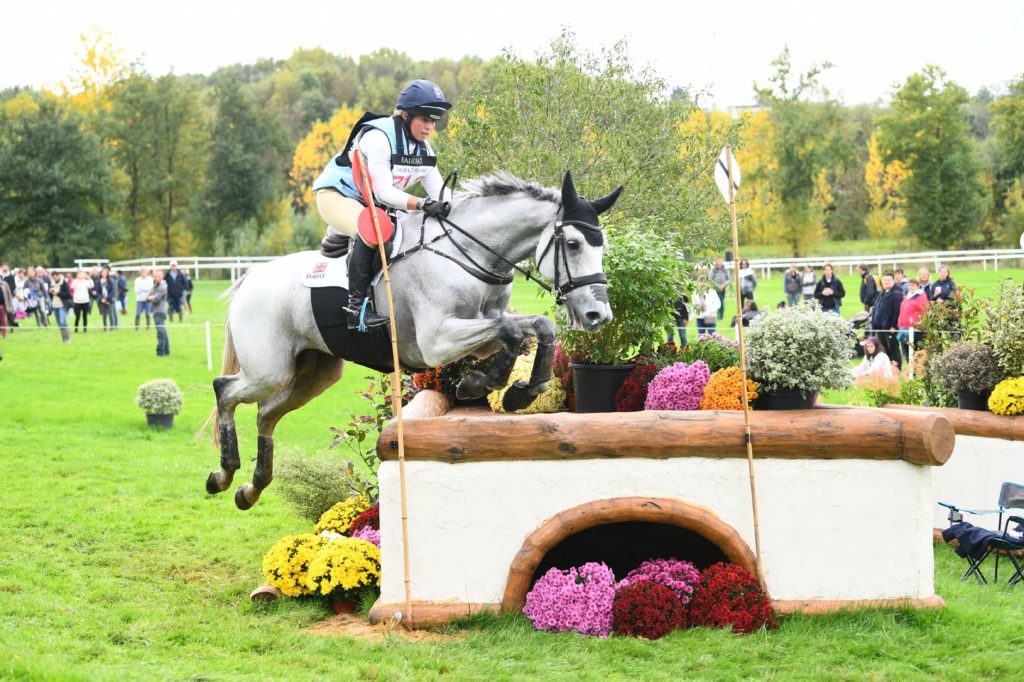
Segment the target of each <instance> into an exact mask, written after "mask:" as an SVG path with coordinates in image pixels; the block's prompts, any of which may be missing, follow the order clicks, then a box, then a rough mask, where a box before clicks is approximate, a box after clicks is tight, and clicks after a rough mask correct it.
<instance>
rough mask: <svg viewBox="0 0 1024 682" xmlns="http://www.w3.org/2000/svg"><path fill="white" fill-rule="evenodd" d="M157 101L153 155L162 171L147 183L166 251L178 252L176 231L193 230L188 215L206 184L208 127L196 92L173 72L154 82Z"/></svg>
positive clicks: (153, 124)
mask: <svg viewBox="0 0 1024 682" xmlns="http://www.w3.org/2000/svg"><path fill="white" fill-rule="evenodd" d="M153 96H154V98H155V99H156V108H155V114H156V115H155V117H154V120H153V121H152V122H151V124H152V126H153V132H154V136H153V157H154V159H155V161H156V168H157V172H156V175H155V177H154V178H153V181H152V183H151V185H150V186H149V187H148V192H149V194H150V196H151V197H152V198H153V199H154V203H155V205H156V215H157V219H158V221H159V225H160V228H161V230H162V234H163V242H164V254H165V255H167V256H171V255H173V253H172V252H173V251H174V246H175V245H174V243H173V242H172V232H175V231H178V232H184V231H187V230H188V228H187V227H186V226H185V224H184V218H185V216H186V215H187V214H188V210H189V207H190V205H191V204H192V202H193V201H195V200H196V199H198V197H199V196H200V193H201V192H202V188H203V175H202V167H203V161H204V160H205V158H206V139H207V138H206V130H205V126H204V123H203V119H202V115H201V111H200V108H199V97H198V93H197V92H196V90H195V89H194V88H193V87H192V86H191V85H190V84H188V83H187V82H185V81H182V80H181V79H179V78H178V77H177V76H174V75H173V74H168V75H166V76H161V77H160V78H158V79H157V80H156V81H155V82H154V84H153Z"/></svg>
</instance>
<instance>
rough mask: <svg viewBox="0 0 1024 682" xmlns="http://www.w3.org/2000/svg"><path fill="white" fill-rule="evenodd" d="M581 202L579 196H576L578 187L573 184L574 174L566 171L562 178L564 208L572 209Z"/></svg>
mask: <svg viewBox="0 0 1024 682" xmlns="http://www.w3.org/2000/svg"><path fill="white" fill-rule="evenodd" d="M577 202H579V195H578V194H576V185H574V184H573V182H572V173H571V172H570V171H565V177H564V178H562V208H572V207H573V206H575V205H576V204H577Z"/></svg>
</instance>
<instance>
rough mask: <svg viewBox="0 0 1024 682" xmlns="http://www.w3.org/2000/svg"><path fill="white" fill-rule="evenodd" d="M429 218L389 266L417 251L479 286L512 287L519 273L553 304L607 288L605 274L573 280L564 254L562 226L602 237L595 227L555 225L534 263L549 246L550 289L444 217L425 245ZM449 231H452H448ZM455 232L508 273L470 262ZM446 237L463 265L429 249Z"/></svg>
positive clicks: (570, 222)
mask: <svg viewBox="0 0 1024 682" xmlns="http://www.w3.org/2000/svg"><path fill="white" fill-rule="evenodd" d="M457 177H458V175H457V172H456V171H452V173H450V174H449V175H448V177H447V178H446V179H445V181H444V186H442V188H441V196H442V197H443V196H444V189H445V187H447V186H448V183H449V181H452V184H453V185H454V178H457ZM428 217H429V216H427V214H425V213H424V214H423V220H422V221H421V222H420V240H419V242H418V243H417V244H415V245H414V246H412V247H410V248H408V249H406V250H404V251H402V252H401V253H398V254H396V255H395V256H394V257H392V258H391V259H390V262H391V264H392V265H394V263H396V262H397V261H399V260H401V259H402V258H405V257H406V256H409V255H411V254H413V253H416V252H417V251H428V252H430V253H433V254H436V255H438V256H441V257H442V258H447V259H448V260H450V261H452V262H453V263H455V264H456V265H458V266H459V267H460V268H462V269H463V270H465V271H466V272H468V273H469V274H470V275H472V276H473V277H475V278H476V279H478V280H480V281H481V282H484V283H486V284H494V285H506V284H511V283H512V282H513V280H514V279H515V275H514V274H513V272H516V271H518V272H521V273H522V274H523V277H525V278H526V279H528V280H531V281H533V282H534V283H535V284H537V286H539V287H540V288H542V289H544V291H547V292H548V293H552V292H554V293H555V302H556V303H563V302H564V301H565V295H566V294H568V293H569V292H571V291H574V290H576V289H579V288H580V287H584V286H587V285H590V284H607V283H608V278H607V277H605V274H604V273H603V272H595V273H593V274H590V275H584V276H582V277H573V275H572V271H571V270H570V269H569V256H568V251H567V249H566V247H565V232H564V230H563V227H564V226H565V225H572V226H574V227H578V228H579V229H581V230H585V231H592V233H595V234H601V228H600V227H598V226H597V225H591V224H589V223H583V222H579V221H575V220H568V221H565V222H562V221H556V222H555V230H554V233H553V234H552V235H551V239H550V240H549V241H548V243H547V246H545V247H544V250H543V251H542V252H541V255H540V258H538V259H537V268H538V269H539V268H540V264H541V263H542V262H543V261H544V258H545V256H547V254H548V252H549V251H551V247H552V245H553V246H554V260H555V283H554V286H552V285H550V284H548V283H547V282H545V281H543V280H541V279H538V278H537V277H536V276H535V275H534V274H533V272H531V270H529V269H526V268H522V267H520V266H519V265H517V264H516V263H513V262H512V261H510V260H509V259H508V258H506V257H505V256H503V255H501V254H500V253H498V252H497V251H495V250H494V249H492V248H491V247H490V246H488V245H487V244H485V243H483V242H482V241H480V240H479V239H477V238H476V237H474V236H473V235H472V234H470V233H469V232H467V231H466V230H465V229H463V228H462V227H461V226H459V225H458V224H457V223H455V222H453V221H452V220H450V219H448V218H446V217H443V216H436V217H435V219H436V220H437V222H438V224H439V225H440V226H441V234H439V235H437V236H435V237H434V238H433V239H431V240H430V241H427V239H426V226H427V218H428ZM449 228H451V229H449ZM455 232H458V233H459V234H461V235H463V236H464V237H466V238H467V239H469V240H470V241H472V242H473V243H475V244H476V245H477V246H479V247H480V248H482V249H483V250H484V251H486V252H487V253H489V254H491V255H492V256H494V257H496V258H497V259H498V260H499V261H501V262H502V263H504V264H505V265H507V266H508V268H509V270H508V271H507V272H505V273H498V272H494V271H493V270H490V269H488V268H487V267H486V266H484V265H481V264H480V263H478V262H477V261H476V260H475V259H474V258H473V256H472V255H470V254H469V252H468V251H466V248H465V247H464V246H463V245H462V244H460V243H459V242H458V240H457V239H455V235H454V233H455ZM446 237H447V239H448V241H450V242H451V243H452V245H453V246H454V247H455V248H456V249H457V250H458V252H459V253H460V254H462V257H463V258H465V261H462V260H460V259H458V258H456V257H455V256H452V255H451V254H448V253H445V252H443V251H438V250H437V249H435V248H432V245H433V244H435V243H437V242H439V241H441V240H443V239H445V238H446ZM563 268H564V270H565V275H566V280H565V283H564V284H560V283H559V280H560V279H561V271H562V269H563Z"/></svg>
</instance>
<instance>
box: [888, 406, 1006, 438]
mask: <svg viewBox="0 0 1024 682" xmlns="http://www.w3.org/2000/svg"><path fill="white" fill-rule="evenodd" d="M883 409H886V410H888V409H895V410H915V411H919V412H931V413H933V414H941V415H943V416H944V417H946V418H947V419H949V421H950V423H951V424H952V425H953V430H954V431H956V432H957V433H959V434H963V435H965V436H980V437H982V438H1001V439H1003V440H1024V416H1018V417H1006V416H1003V415H1000V414H992V413H991V412H982V411H980V410H961V409H959V408H956V407H924V406H922V405H886V406H885V407H884V408H883Z"/></svg>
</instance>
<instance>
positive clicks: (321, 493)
mask: <svg viewBox="0 0 1024 682" xmlns="http://www.w3.org/2000/svg"><path fill="white" fill-rule="evenodd" d="M274 480H275V483H276V484H277V489H278V492H280V493H281V496H282V497H283V498H284V499H285V502H287V503H288V506H289V507H291V509H292V511H294V512H295V513H296V514H297V515H298V516H300V517H302V518H304V519H306V520H307V521H309V522H311V523H316V522H317V521H318V520H319V519H320V517H321V516H323V514H324V512H326V511H327V510H328V509H330V508H331V507H333V506H334V505H336V504H337V503H339V502H341V501H343V500H347V499H348V498H350V497H353V496H355V495H366V496H367V497H369V498H370V499H376V494H377V483H376V480H375V477H374V478H371V476H370V475H367V474H363V473H360V472H358V471H356V470H355V467H354V466H353V464H352V462H349V461H347V460H343V459H340V458H338V457H302V456H299V455H295V456H292V457H287V458H285V459H282V460H280V464H279V465H278V467H277V471H276V472H275V477H274Z"/></svg>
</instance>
